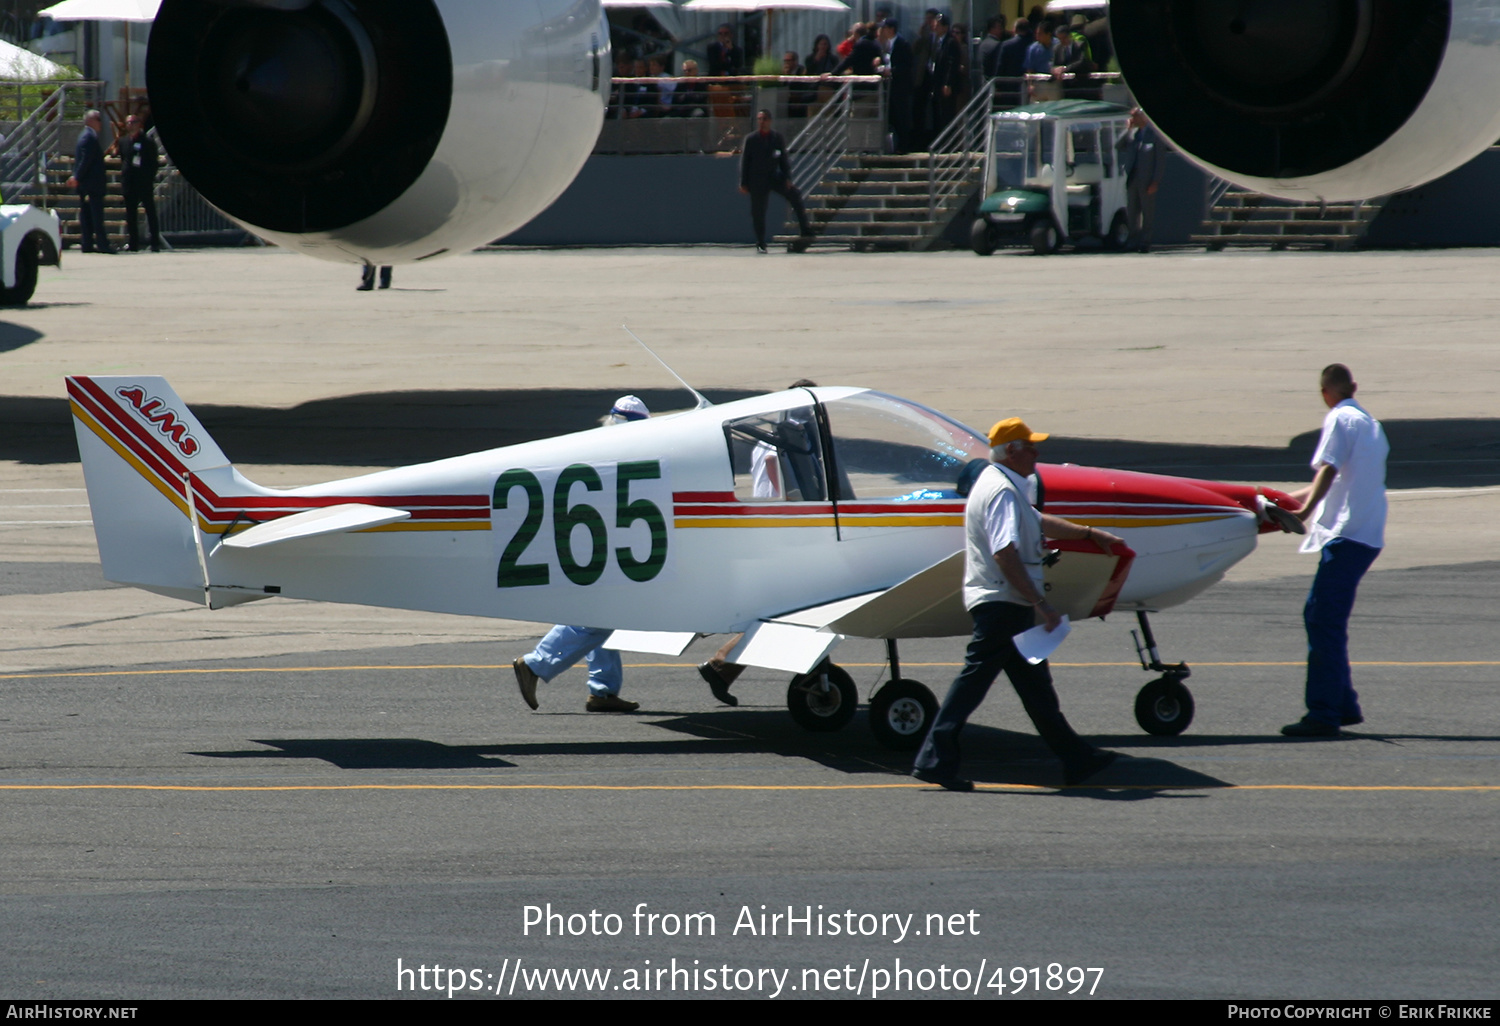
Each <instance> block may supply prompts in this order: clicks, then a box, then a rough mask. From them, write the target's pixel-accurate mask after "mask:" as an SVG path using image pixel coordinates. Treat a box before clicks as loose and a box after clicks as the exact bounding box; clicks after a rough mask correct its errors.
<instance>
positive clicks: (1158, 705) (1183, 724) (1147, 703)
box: [1135, 677, 1193, 737]
mask: <svg viewBox="0 0 1500 1026" xmlns="http://www.w3.org/2000/svg"><path fill="white" fill-rule="evenodd" d="M1135 722H1137V723H1139V724H1140V725H1141V729H1142V730H1144V731H1145V732H1146V733H1148V734H1156V735H1157V736H1159V737H1174V736H1176V735H1177V734H1181V733H1182V732H1183V731H1184V730H1187V728H1188V724H1189V723H1192V722H1193V695H1192V692H1190V691H1188V689H1187V687H1186V686H1185V685H1184V684H1183V683H1182V681H1180V680H1176V679H1174V678H1172V677H1158V678H1157V679H1156V680H1153V681H1152V682H1151V683H1149V684H1147V685H1146V686H1145V687H1143V688H1141V690H1140V693H1139V694H1137V695H1136V696H1135Z"/></svg>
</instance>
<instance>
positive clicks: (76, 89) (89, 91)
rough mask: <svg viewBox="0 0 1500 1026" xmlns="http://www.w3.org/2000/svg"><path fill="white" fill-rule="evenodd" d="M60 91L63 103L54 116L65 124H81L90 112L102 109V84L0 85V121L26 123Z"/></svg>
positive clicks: (85, 81)
mask: <svg viewBox="0 0 1500 1026" xmlns="http://www.w3.org/2000/svg"><path fill="white" fill-rule="evenodd" d="M59 89H62V90H64V101H65V102H64V104H63V106H62V107H61V108H59V109H58V111H57V113H58V115H59V116H60V117H61V118H62V119H63V120H65V121H82V120H83V115H84V113H85V112H86V111H88V110H89V109H90V108H102V98H103V95H104V93H103V91H104V83H103V82H96V81H93V80H90V79H82V78H63V79H51V80H48V81H45V82H0V121H7V122H8V121H25V120H26V119H27V118H29V117H31V116H32V115H33V114H34V113H35V112H36V111H37V110H38V109H39V108H41V107H42V106H44V105H47V104H48V103H49V101H50V100H51V99H52V97H53V94H55V93H56V92H57V91H58V90H59Z"/></svg>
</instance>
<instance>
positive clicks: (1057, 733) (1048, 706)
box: [916, 602, 1094, 776]
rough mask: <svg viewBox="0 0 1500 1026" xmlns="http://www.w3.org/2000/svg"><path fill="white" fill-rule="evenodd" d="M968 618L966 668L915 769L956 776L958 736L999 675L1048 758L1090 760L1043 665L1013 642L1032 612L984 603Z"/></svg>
mask: <svg viewBox="0 0 1500 1026" xmlns="http://www.w3.org/2000/svg"><path fill="white" fill-rule="evenodd" d="M969 614H970V616H972V617H973V619H974V637H973V638H972V639H971V640H970V641H969V650H968V653H967V656H966V658H965V661H964V668H963V669H962V670H961V671H959V674H958V677H957V678H956V679H955V680H954V681H953V686H952V687H950V688H949V689H948V696H947V697H946V698H944V699H943V705H942V707H941V708H940V709H938V714H937V717H936V718H935V719H934V720H933V721H932V729H931V730H930V731H928V733H927V740H926V741H924V742H923V744H922V750H921V751H920V752H918V753H917V761H916V768H917V769H920V770H929V771H931V772H933V773H935V774H937V775H940V776H956V775H957V773H958V766H959V761H960V755H959V748H958V735H959V732H960V731H962V730H963V728H964V724H965V723H967V722H968V719H969V717H970V716H971V715H972V714H973V712H974V710H975V709H977V708H979V703H980V702H982V701H984V696H985V695H986V694H987V693H988V692H989V690H990V685H991V684H993V683H994V682H995V678H996V677H998V676H999V675H1000V671H1001V670H1004V671H1005V675H1006V676H1007V677H1009V678H1010V683H1011V687H1013V688H1015V689H1016V694H1017V695H1018V696H1019V697H1020V699H1021V704H1022V705H1023V706H1024V707H1025V708H1026V715H1027V716H1030V717H1031V722H1032V725H1033V726H1035V727H1036V732H1037V733H1038V734H1040V735H1041V738H1042V740H1043V741H1044V742H1045V743H1046V745H1047V747H1048V748H1050V749H1051V750H1052V754H1054V755H1056V756H1057V757H1058V758H1059V759H1061V760H1062V761H1063V764H1064V765H1067V766H1071V765H1074V764H1076V763H1078V762H1080V761H1082V760H1084V759H1086V758H1088V756H1089V755H1091V754H1092V753H1093V750H1094V749H1093V746H1092V745H1090V744H1089V743H1088V742H1086V741H1084V740H1083V738H1081V737H1079V736H1078V735H1077V734H1076V733H1074V731H1073V728H1072V727H1071V726H1069V725H1068V721H1067V719H1066V718H1064V716H1063V714H1062V707H1061V706H1060V705H1059V704H1058V701H1057V692H1056V691H1055V690H1054V689H1053V687H1052V671H1051V670H1050V669H1048V668H1047V663H1046V660H1043V661H1042V662H1040V663H1035V664H1033V663H1028V662H1027V661H1026V659H1025V658H1024V657H1023V656H1022V655H1021V653H1020V652H1018V651H1017V650H1016V644H1015V642H1014V641H1013V640H1012V639H1013V638H1014V637H1015V636H1016V635H1017V634H1020V633H1021V632H1022V631H1025V630H1029V629H1030V628H1031V627H1032V626H1033V625H1034V622H1035V619H1036V613H1035V611H1034V610H1033V609H1032V608H1031V607H1030V606H1023V605H1018V604H1016V603H1014V602H985V603H983V604H981V605H978V606H975V607H974V608H973V609H971V610H970V611H969Z"/></svg>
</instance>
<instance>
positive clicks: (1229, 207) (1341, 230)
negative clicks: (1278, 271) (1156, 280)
mask: <svg viewBox="0 0 1500 1026" xmlns="http://www.w3.org/2000/svg"><path fill="white" fill-rule="evenodd" d="M1388 198H1389V197H1387V196H1379V197H1377V198H1375V199H1372V200H1363V201H1359V202H1354V203H1302V202H1298V201H1296V200H1285V199H1278V198H1276V197H1274V196H1266V195H1262V194H1261V193H1257V192H1251V191H1250V190H1248V189H1240V188H1237V187H1235V186H1231V185H1230V184H1229V183H1228V182H1225V181H1223V180H1222V179H1215V180H1214V181H1213V183H1212V186H1211V189H1210V192H1209V197H1208V199H1209V203H1208V217H1207V218H1206V219H1205V220H1204V221H1203V224H1202V225H1201V226H1199V229H1198V231H1197V233H1196V234H1194V235H1192V236H1190V237H1189V241H1190V242H1192V243H1193V244H1195V245H1200V246H1206V247H1207V248H1208V249H1210V250H1221V249H1224V248H1225V247H1226V246H1269V247H1270V248H1271V249H1273V250H1280V249H1289V248H1291V247H1293V246H1295V247H1298V248H1310V249H1352V248H1354V247H1355V246H1357V245H1359V242H1360V240H1361V239H1362V238H1364V235H1365V232H1366V231H1368V230H1369V227H1370V222H1372V221H1373V220H1375V215H1376V214H1378V213H1380V208H1381V207H1382V206H1383V205H1384V204H1385V201H1386V200H1387V199H1388Z"/></svg>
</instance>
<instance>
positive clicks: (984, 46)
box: [979, 18, 1005, 79]
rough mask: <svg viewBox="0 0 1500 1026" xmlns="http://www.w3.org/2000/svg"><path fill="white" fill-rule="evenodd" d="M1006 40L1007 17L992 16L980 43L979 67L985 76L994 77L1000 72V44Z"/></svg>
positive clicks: (986, 24)
mask: <svg viewBox="0 0 1500 1026" xmlns="http://www.w3.org/2000/svg"><path fill="white" fill-rule="evenodd" d="M1004 42H1005V19H1004V18H991V19H990V20H989V21H988V22H986V23H985V26H984V39H983V40H981V41H980V43H979V69H980V70H981V71H982V72H984V77H985V78H987V79H989V78H994V77H995V76H996V75H998V74H1000V45H1001V44H1002V43H1004Z"/></svg>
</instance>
